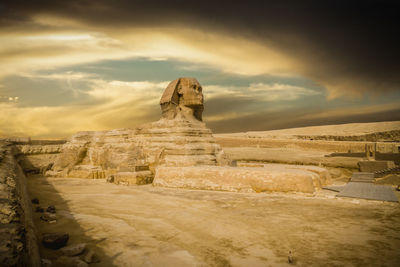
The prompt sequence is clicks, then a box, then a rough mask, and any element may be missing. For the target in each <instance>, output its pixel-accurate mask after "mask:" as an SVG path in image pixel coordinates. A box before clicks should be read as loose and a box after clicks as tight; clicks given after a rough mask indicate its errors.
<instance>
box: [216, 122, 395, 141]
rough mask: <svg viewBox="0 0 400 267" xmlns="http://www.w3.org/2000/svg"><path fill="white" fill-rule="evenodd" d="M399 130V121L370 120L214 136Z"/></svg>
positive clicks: (342, 134)
mask: <svg viewBox="0 0 400 267" xmlns="http://www.w3.org/2000/svg"><path fill="white" fill-rule="evenodd" d="M393 130H400V121H385V122H370V123H347V124H337V125H323V126H310V127H300V128H290V129H282V130H271V131H254V132H251V131H250V132H244V133H231V134H216V136H221V137H223V136H225V137H229V136H258V137H271V136H273V137H277V138H279V137H280V138H285V137H287V138H289V137H290V136H294V135H334V136H353V135H363V134H370V133H375V132H387V131H393Z"/></svg>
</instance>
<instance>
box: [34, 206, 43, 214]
mask: <svg viewBox="0 0 400 267" xmlns="http://www.w3.org/2000/svg"><path fill="white" fill-rule="evenodd" d="M35 212H41V213H43V212H44V209H43V208H42V207H40V206H37V207H36V209H35Z"/></svg>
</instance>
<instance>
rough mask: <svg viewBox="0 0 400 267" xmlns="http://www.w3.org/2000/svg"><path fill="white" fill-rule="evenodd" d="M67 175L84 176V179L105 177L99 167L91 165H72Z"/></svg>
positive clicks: (73, 176)
mask: <svg viewBox="0 0 400 267" xmlns="http://www.w3.org/2000/svg"><path fill="white" fill-rule="evenodd" d="M68 177H71V178H85V179H104V178H106V175H105V172H104V171H103V170H102V169H101V168H99V167H94V166H91V165H77V166H74V167H73V168H72V169H71V170H70V171H69V172H68Z"/></svg>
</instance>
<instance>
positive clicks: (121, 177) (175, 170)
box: [46, 78, 329, 193]
mask: <svg viewBox="0 0 400 267" xmlns="http://www.w3.org/2000/svg"><path fill="white" fill-rule="evenodd" d="M203 103H204V98H203V93H202V87H201V85H200V84H199V82H198V81H197V80H196V79H195V78H178V79H176V80H174V81H172V82H171V83H170V84H169V85H168V86H167V88H166V89H165V91H164V93H163V95H162V97H161V99H160V106H161V112H162V116H161V119H160V120H158V121H156V122H152V123H148V124H145V125H142V126H140V127H137V128H135V129H117V130H110V131H102V132H79V133H77V134H75V135H73V136H72V137H71V138H70V140H68V142H67V143H66V144H64V145H63V148H62V153H60V154H59V156H58V158H57V160H56V162H55V163H54V166H53V168H52V170H49V171H48V172H47V173H46V175H49V176H57V177H72V178H107V180H108V181H110V182H111V181H112V182H114V183H117V184H148V183H152V184H153V185H154V186H164V187H175V188H191V189H207V190H222V191H235V192H237V191H240V192H262V191H283V192H288V191H298V192H308V193H312V192H314V191H315V190H318V189H320V188H321V186H323V185H325V184H326V183H327V182H329V173H328V172H327V171H326V170H319V169H318V170H315V169H313V170H312V171H304V170H298V169H296V168H289V167H285V168H283V169H279V170H275V171H272V170H269V171H266V169H265V168H245V167H233V166H231V162H230V160H229V159H228V158H227V157H226V156H225V154H224V152H223V150H222V149H221V147H220V146H219V145H218V144H217V143H216V140H215V138H214V137H213V135H212V132H211V130H210V129H208V128H207V127H206V125H205V123H204V122H203V121H202V113H203V110H204V105H203ZM317 172H320V173H318V174H317Z"/></svg>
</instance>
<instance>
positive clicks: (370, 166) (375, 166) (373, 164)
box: [358, 160, 396, 172]
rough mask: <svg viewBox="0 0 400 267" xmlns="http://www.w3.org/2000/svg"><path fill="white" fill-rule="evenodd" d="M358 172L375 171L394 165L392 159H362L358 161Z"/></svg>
mask: <svg viewBox="0 0 400 267" xmlns="http://www.w3.org/2000/svg"><path fill="white" fill-rule="evenodd" d="M358 167H359V170H360V172H376V171H381V170H385V169H390V168H394V167H396V165H395V164H394V162H393V161H387V160H362V161H359V162H358Z"/></svg>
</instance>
